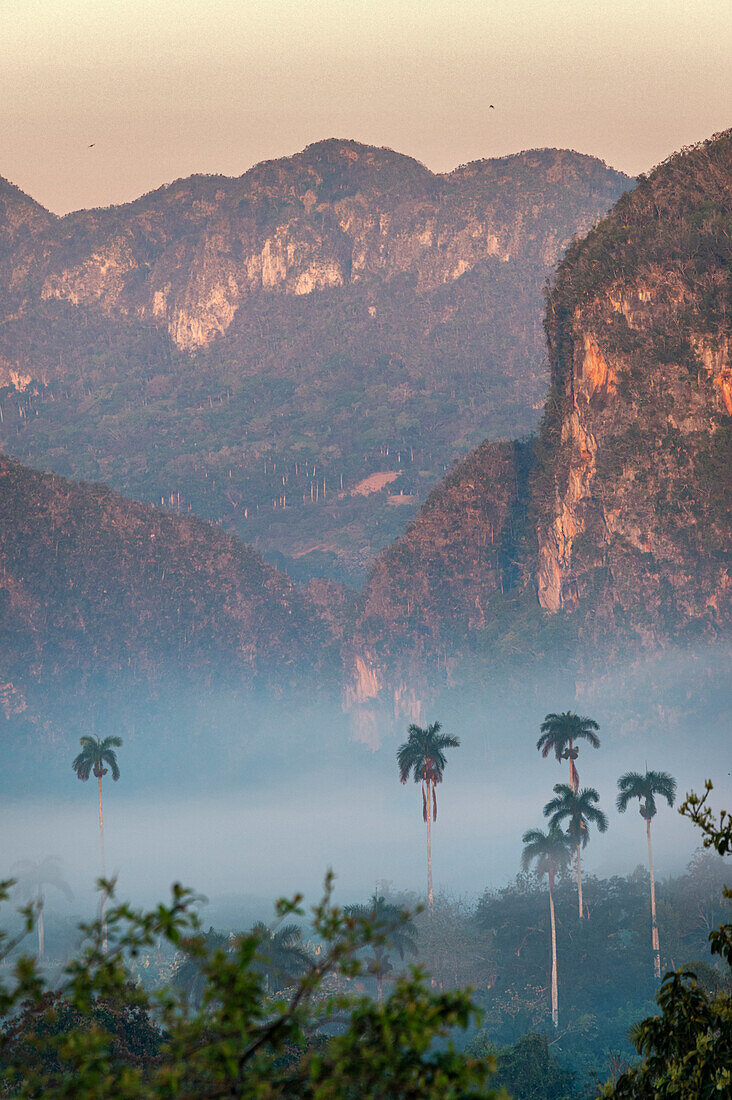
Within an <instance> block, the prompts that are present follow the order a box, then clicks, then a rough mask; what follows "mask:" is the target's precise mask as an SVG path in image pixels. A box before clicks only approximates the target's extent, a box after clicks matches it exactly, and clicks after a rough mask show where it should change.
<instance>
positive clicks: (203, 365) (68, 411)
mask: <svg viewBox="0 0 732 1100" xmlns="http://www.w3.org/2000/svg"><path fill="white" fill-rule="evenodd" d="M629 184H630V181H629V180H628V178H627V177H626V176H624V175H623V174H622V173H618V172H614V171H613V170H611V169H609V168H607V167H606V166H605V165H603V164H602V162H600V161H598V160H596V159H595V158H592V157H586V156H583V155H580V154H577V153H573V152H570V151H567V150H534V151H530V152H525V153H520V154H517V155H515V156H513V157H504V158H499V159H496V160H485V161H478V162H475V163H473V164H469V165H464V166H461V167H460V168H458V169H456V170H455V171H454V172H451V173H448V174H445V175H435V174H433V173H431V172H430V171H428V169H426V168H425V167H424V166H423V165H421V164H419V163H418V162H417V161H415V160H413V159H411V158H409V157H405V156H403V155H401V154H398V153H395V152H392V151H391V150H387V149H375V148H373V147H369V146H364V145H360V144H358V143H357V142H353V141H339V140H330V141H325V142H319V143H316V144H315V145H312V146H309V147H308V148H307V149H305V150H304V151H303V152H302V153H299V154H297V155H296V156H294V157H290V158H283V159H281V160H277V161H271V162H267V163H264V164H261V165H257V166H256V167H255V168H253V169H251V170H250V171H249V172H247V173H245V174H244V175H243V176H242V177H240V178H238V179H229V178H225V177H217V176H211V177H203V176H194V177H191V178H190V179H187V180H179V181H176V182H175V183H173V184H170V185H169V186H167V187H163V188H160V189H158V190H157V191H154V192H151V193H150V194H148V195H145V196H143V197H141V198H140V199H138V200H136V201H135V202H133V203H129V204H127V205H125V206H121V207H112V208H109V209H103V210H91V211H79V212H76V213H73V214H69V215H67V216H66V217H64V218H55V217H53V216H52V215H50V214H48V212H46V211H43V210H42V208H40V207H37V205H36V204H34V203H33V202H32V200H30V199H29V198H28V197H27V196H23V195H22V193H21V192H18V191H17V189H13V188H12V187H10V185H6V186H5V187H4V189H3V191H2V195H4V196H5V200H4V201H5V205H4V208H3V209H4V220H3V224H4V225H5V230H4V231H3V230H0V232H4V233H5V238H3V239H7V242H8V244H7V247H4V248H2V249H0V292H1V294H2V301H3V309H2V316H0V321H2V324H0V410H2V421H1V422H0V447H2V448H3V449H4V450H6V451H7V452H9V453H12V454H14V455H15V456H16V457H18V458H19V459H21V460H23V461H26V462H30V463H32V464H34V465H38V466H43V467H45V468H50V469H52V470H54V471H56V472H58V473H62V474H64V475H67V476H72V477H76V478H84V479H86V480H95V481H96V480H102V481H105V482H106V483H109V484H111V485H112V486H113V487H115V488H117V489H120V490H122V491H124V492H126V493H128V494H130V495H132V496H134V497H135V498H137V499H141V500H147V501H149V502H151V503H158V504H159V503H161V502H163V503H167V504H168V505H169V504H170V500H171V497H172V498H173V499H174V500H175V501H176V507H177V506H178V502H179V501H182V506H183V507H184V508H185V509H186V510H187V509H190V510H191V511H192V512H193V513H194V514H197V515H200V516H201V517H203V518H207V519H213V520H216V521H221V522H223V523H224V524H225V525H226V526H228V527H229V528H230V529H231V530H234V531H236V532H237V533H238V534H239V535H240V536H241V537H243V538H244V539H245V540H246V541H248V542H252V543H253V544H254V545H256V546H257V547H258V549H260V550H262V551H265V552H271V553H274V552H279V553H284V559H283V561H282V564H284V565H285V566H286V567H287V568H288V569H290V571H291V573H292V574H293V576H297V577H303V578H307V576H308V575H312V574H313V572H317V571H318V569H319V568H321V569H324V570H325V572H326V574H327V573H328V572H330V573H331V575H339V576H340V575H344V576H349V577H350V579H351V580H352V581H355V580H357V579H358V576H359V574H360V573H361V572H362V571H363V569H364V568H365V566H366V563H367V562H368V561H369V560H370V558H371V557H372V556H373V553H374V552H375V551H376V550H378V549H380V548H382V547H383V546H384V545H388V543H389V542H390V541H392V539H393V537H394V536H395V535H396V533H398V532H399V531H400V530H402V529H403V527H404V522H405V519H406V518H408V517H409V516H410V515H411V514H413V512H414V510H415V508H416V506H417V504H418V503H419V502H420V501H421V500H422V499H423V498H424V497H425V496H426V493H427V492H428V490H429V489H430V488H432V487H433V486H434V485H435V484H436V483H437V482H438V481H439V479H440V477H441V476H442V474H443V473H444V471H445V469H446V468H448V467H449V465H450V464H451V463H452V461H453V460H454V459H455V458H456V457H460V456H463V455H464V454H466V453H467V452H468V451H469V449H470V448H471V446H474V445H476V444H477V443H478V442H479V441H480V440H481V439H482V438H485V437H486V436H487V435H492V436H494V437H495V436H496V435H501V434H503V435H506V434H513V433H516V432H521V431H525V430H530V429H531V428H533V427H534V426H535V423H536V419H537V416H538V411H539V409H540V407H541V404H542V401H543V393H544V389H545V383H546V356H545V350H544V346H543V338H542V334H541V325H540V317H541V295H542V288H543V282H544V279H545V277H546V275H547V274H548V273H549V272H550V270H551V269H552V268H553V266H554V265H555V263H556V261H557V260H558V258H559V256H560V255H561V253H562V252H563V250H564V249H565V248H566V246H567V245H568V243H569V242H570V241H571V240H572V238H573V237H574V236H575V235H576V234H577V233H584V232H586V230H587V229H588V228H589V227H590V226H591V225H592V224H594V223H595V221H596V220H597V219H598V217H600V216H601V215H602V214H603V213H604V212H605V211H606V210H607V209H608V208H609V207H610V205H611V204H612V202H613V201H614V200H615V199H616V198H617V197H618V195H619V194H620V193H621V192H622V191H623V190H624V189H625V188H627V187H628V186H629ZM3 209H0V216H2V214H3ZM19 395H20V396H19ZM191 425H194V427H193V429H192V427H191ZM377 472H383V473H389V474H393V476H394V479H396V478H399V479H400V480H399V485H398V487H397V492H396V493H395V492H394V491H393V489H392V490H389V489H388V488H386V489H383V490H378V491H375V492H373V493H370V494H361V493H358V492H354V489H355V487H356V486H358V485H360V484H361V482H362V481H363V480H364V478H365V477H368V476H370V475H372V474H374V473H377ZM321 475H322V476H321ZM283 479H284V480H283ZM323 479H324V480H323ZM335 490H337V491H335ZM278 560H279V559H278ZM329 563H330V565H329Z"/></svg>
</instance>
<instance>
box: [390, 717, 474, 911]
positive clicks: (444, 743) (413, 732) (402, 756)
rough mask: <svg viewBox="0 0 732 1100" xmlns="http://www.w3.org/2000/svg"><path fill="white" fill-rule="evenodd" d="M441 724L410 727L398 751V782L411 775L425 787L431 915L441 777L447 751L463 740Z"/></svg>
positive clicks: (424, 804) (428, 896)
mask: <svg viewBox="0 0 732 1100" xmlns="http://www.w3.org/2000/svg"><path fill="white" fill-rule="evenodd" d="M440 729H441V726H440V723H439V722H433V723H432V725H431V726H428V727H427V729H422V728H421V727H420V726H414V725H411V726H410V727H409V729H408V731H407V732H408V734H409V739H408V740H407V741H405V742H404V744H403V745H400V746H399V749H398V750H397V763H398V765H399V779H400V781H401V782H402V783H406V782H407V780H408V779H409V775H410V773H412V774H413V775H414V782H415V783H421V784H422V817H423V818H424V820H425V822H426V823H427V906H428V908H429V912H430V913H432V911H433V909H434V895H433V891H432V830H431V823H432V821H433V820H434V821H437V790H436V788H437V784H438V783H441V782H442V774H443V772H444V770H445V766H446V765H447V759H446V758H445V751H444V750H445V749H456V748H457V747H458V746H459V744H460V741H459V740H458V738H457V737H450V736H449V735H448V734H445V733H440Z"/></svg>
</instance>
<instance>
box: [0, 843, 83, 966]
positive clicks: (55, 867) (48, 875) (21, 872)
mask: <svg viewBox="0 0 732 1100" xmlns="http://www.w3.org/2000/svg"><path fill="white" fill-rule="evenodd" d="M11 873H12V875H13V877H14V878H16V879H17V882H18V889H19V891H20V892H21V893H22V894H24V895H25V897H26V900H28V901H30V902H32V903H33V907H34V910H35V912H36V914H37V916H36V930H37V933H38V958H39V959H42V958H43V951H44V945H45V933H44V927H43V902H44V887H46V886H54V887H55V888H56V889H57V890H59V891H60V892H61V893H62V894H64V895H65V897H67V898H72V897H73V896H74V895H73V893H72V891H71V887H70V886H69V884H68V882H66V880H65V879H64V877H63V875H62V874H61V860H60V858H59V857H58V856H46V858H45V859H43V860H41V861H40V862H39V863H36V862H34V861H33V860H32V859H21V860H19V861H18V862H17V863H16V864H15V865H14V866H13V868H12V871H11Z"/></svg>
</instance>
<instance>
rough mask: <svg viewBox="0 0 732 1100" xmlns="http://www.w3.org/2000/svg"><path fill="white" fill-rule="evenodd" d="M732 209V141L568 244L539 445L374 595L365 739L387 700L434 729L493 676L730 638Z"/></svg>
mask: <svg viewBox="0 0 732 1100" xmlns="http://www.w3.org/2000/svg"><path fill="white" fill-rule="evenodd" d="M730 196H732V131H727V132H725V133H723V134H720V135H717V136H716V137H715V138H713V139H710V140H709V141H707V142H704V143H702V144H701V145H698V146H696V147H694V148H691V149H687V150H684V151H682V152H681V153H680V154H678V155H676V156H674V157H672V158H670V159H669V160H668V161H667V162H665V163H664V164H662V165H661V166H660V167H658V168H657V169H655V170H654V171H653V172H652V173H650V175H649V176H647V177H642V178H641V179H640V181H639V183H638V186H637V187H636V188H635V189H634V190H633V191H632V192H629V193H627V194H625V195H623V196H622V197H621V198H620V199H619V201H618V202H617V204H616V205H615V207H614V208H613V210H612V211H611V213H610V214H609V215H608V217H607V218H605V219H604V220H603V221H601V222H600V223H599V225H598V226H597V227H596V228H595V229H594V230H592V231H591V232H590V233H589V234H588V235H587V236H586V237H585V239H584V240H582V241H578V242H575V243H573V244H572V245H571V246H570V247H569V249H568V250H567V254H566V256H565V258H564V260H563V261H562V263H561V264H560V266H559V269H558V272H557V274H556V276H555V278H554V280H553V283H552V286H551V289H550V292H549V295H548V298H547V311H546V330H547V337H548V344H549V357H550V365H551V386H550V391H549V397H548V400H547V403H546V406H545V411H544V416H543V419H542V422H541V425H540V429H539V433H538V436H537V438H536V439H535V440H534V441H533V442H532V443H524V444H517V443H495V442H487V443H484V444H483V445H482V446H481V447H479V448H478V449H477V450H476V451H475V452H474V453H473V454H471V455H470V456H469V457H468V458H467V459H466V460H465V461H463V462H462V463H460V464H458V465H457V467H456V468H455V469H454V470H453V471H452V472H451V474H450V476H449V477H448V478H447V479H446V480H445V481H444V482H443V484H442V485H441V486H440V487H439V488H438V489H437V490H436V491H435V492H434V493H433V494H432V495H431V496H430V497H429V499H428V500H427V502H426V503H425V505H424V506H423V507H422V509H421V511H420V513H419V515H418V517H417V519H416V520H415V522H414V523H413V524H412V525H411V527H410V528H409V529H408V531H407V533H406V534H405V535H404V536H403V537H402V538H400V539H399V540H397V542H396V543H395V544H394V545H393V546H391V547H390V548H389V549H388V550H386V551H385V552H384V553H383V554H382V555H381V556H380V557H379V559H378V560H377V562H376V564H375V566H374V568H373V570H372V572H371V575H370V577H369V579H368V581H367V584H366V586H365V588H364V590H363V592H362V594H361V597H360V600H359V610H358V614H357V620H356V623H355V626H354V628H353V633H352V635H351V637H350V639H349V643H348V647H347V649H346V663H347V669H348V677H349V688H348V693H349V698H350V700H351V702H352V703H353V704H355V705H357V706H360V707H361V709H362V711H363V712H364V713H365V715H366V717H365V719H364V722H365V733H364V736H366V737H367V738H368V737H370V736H371V732H370V728H371V726H373V721H374V720H373V717H372V716H371V717H370V716H369V714H370V712H369V708H373V707H374V706H376V705H378V704H381V703H382V702H383V699H384V697H386V698H387V699H389V698H391V700H392V704H393V706H394V707H395V708H396V710H397V712H398V713H406V714H409V715H411V716H416V717H419V715H420V713H421V709H420V708H421V704H422V703H423V702H424V701H425V700H429V699H430V698H434V696H435V693H436V692H437V691H439V690H440V689H441V688H443V689H444V688H446V687H449V686H450V685H451V684H452V685H454V684H456V683H460V682H463V683H465V682H467V680H469V679H470V678H471V677H473V678H475V677H476V676H480V675H486V674H487V670H491V669H492V670H494V671H495V670H496V669H497V668H499V667H502V668H503V669H504V670H505V669H506V668H510V669H511V670H512V675H513V676H514V677H518V680H519V681H520V679H521V677H522V676H523V675H524V672H525V668H526V666H527V664H531V663H533V664H534V665H536V664H537V662H538V663H539V664H540V663H541V662H542V661H543V662H544V665H545V666H546V667H552V666H557V665H564V666H566V667H572V668H574V670H575V674H576V676H577V677H578V678H580V679H582V678H586V677H587V676H590V677H592V676H597V675H602V672H603V670H605V669H606V668H607V667H608V662H610V664H612V662H613V661H617V660H619V659H621V658H623V659H625V658H627V657H628V656H630V658H631V659H633V658H637V657H639V656H643V657H650V656H652V655H653V654H658V653H659V652H663V651H664V650H666V651H667V650H670V649H671V648H672V647H685V646H698V645H704V644H707V643H714V642H715V641H718V640H719V639H721V638H723V637H728V631H729V623H730V581H729V575H728V563H727V556H726V552H727V547H728V543H729V530H730V511H729V506H730V499H729V469H730V442H731V440H732V431H731V430H730V416H731V415H732V368H731V366H730V342H729V319H730V308H731V307H730V282H729V272H730V258H731V257H730V251H731V242H732V200H731V198H730ZM392 704H390V705H392Z"/></svg>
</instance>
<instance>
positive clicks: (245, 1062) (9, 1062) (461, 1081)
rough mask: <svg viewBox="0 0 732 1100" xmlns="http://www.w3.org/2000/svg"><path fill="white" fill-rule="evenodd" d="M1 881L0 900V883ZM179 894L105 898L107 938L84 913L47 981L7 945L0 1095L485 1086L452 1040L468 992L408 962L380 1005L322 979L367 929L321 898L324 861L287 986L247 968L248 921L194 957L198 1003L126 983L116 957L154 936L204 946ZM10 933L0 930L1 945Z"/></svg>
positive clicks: (475, 1061)
mask: <svg viewBox="0 0 732 1100" xmlns="http://www.w3.org/2000/svg"><path fill="white" fill-rule="evenodd" d="M3 886H5V887H7V884H0V900H3V899H4V898H5V897H6V896H7V889H3ZM299 900H300V899H298V898H295V899H293V900H291V901H281V902H279V903H278V906H277V913H278V917H279V918H280V919H283V918H286V917H287V916H293V915H296V916H298V917H302V916H303V910H302V909H301V907H300V905H299ZM192 902H193V897H192V895H191V894H190V892H189V891H187V890H184V889H183V888H181V887H180V886H174V887H173V897H172V901H171V903H170V904H168V905H159V906H158V907H156V908H155V909H154V910H152V911H150V912H138V911H136V910H134V909H132V908H131V907H130V906H129V905H116V904H114V903H113V901H111V902H110V908H109V911H108V918H107V923H108V932H109V949H108V950H107V951H105V950H104V949H103V946H102V940H103V936H104V931H103V927H102V923H101V921H99V920H97V921H96V922H94V924H93V925H90V926H89V927H84V928H83V931H85V932H86V933H87V935H88V939H87V941H86V943H85V945H84V946H83V947H82V949H81V950H80V953H79V955H78V956H77V957H76V958H75V959H73V960H72V961H71V962H70V963H69V964H68V966H67V967H66V969H65V972H64V975H63V978H62V980H61V982H60V984H59V985H58V987H57V988H56V989H54V991H53V993H52V994H51V996H50V997H49V996H47V995H46V994H47V993H48V991H47V990H46V988H45V983H44V981H43V977H42V975H41V974H40V973H39V971H38V968H37V964H36V963H35V961H34V960H33V959H25V958H24V959H21V960H19V962H18V964H17V965H16V967H15V970H14V972H13V974H12V976H11V975H10V974H7V975H4V974H3V973H2V972H4V970H5V967H3V968H0V1012H1V1013H2V1014H3V1016H4V1018H5V1020H6V1022H5V1025H4V1026H3V1027H2V1028H1V1029H0V1093H2V1095H10V1096H17V1097H28V1098H30V1097H40V1096H42V1097H54V1096H58V1097H60V1096H67V1097H68V1096H73V1097H74V1098H75V1100H163V1098H171V1097H178V1098H179V1100H186V1098H187V1100H193V1098H194V1097H195V1100H222V1098H224V1097H232V1098H233V1097H238V1098H240V1100H255V1098H258V1097H259V1098H261V1097H265V1096H266V1097H268V1098H269V1100H295V1098H297V1100H334V1098H336V1097H337V1098H338V1100H361V1098H365V1097H372V1098H375V1097H385V1096H390V1097H399V1098H401V1100H417V1098H419V1100H470V1098H474V1100H498V1096H497V1094H496V1093H495V1092H494V1091H493V1090H491V1089H490V1088H489V1087H488V1077H489V1074H490V1073H491V1071H492V1069H493V1068H494V1065H495V1063H494V1060H493V1059H490V1058H473V1057H470V1056H469V1055H465V1054H464V1053H463V1052H462V1051H457V1050H455V1048H454V1047H453V1045H452V1042H451V1034H453V1033H454V1031H455V1029H457V1028H460V1029H467V1028H469V1027H470V1026H471V1025H472V1024H473V1023H474V1022H476V1021H477V1020H478V1018H479V1013H478V1011H477V1009H476V1007H475V1005H474V1003H473V1001H472V999H471V997H470V995H469V993H467V992H465V991H463V990H457V991H450V992H439V993H438V992H436V991H433V990H432V989H431V988H430V986H429V984H428V982H427V981H426V980H425V978H424V976H423V975H422V974H421V973H420V972H419V971H418V970H414V971H413V972H412V973H411V975H409V976H408V977H403V978H399V979H398V980H397V981H396V982H395V985H394V990H393V991H392V992H391V993H390V995H389V996H388V997H387V998H385V1000H384V1004H383V1005H377V1004H376V1003H375V1002H374V1001H373V1000H372V999H370V998H367V997H353V996H348V995H347V994H345V993H336V994H335V995H334V996H333V995H331V996H329V995H328V992H327V986H328V984H330V985H331V987H332V986H333V985H335V986H337V985H339V984H340V976H341V975H343V976H349V977H355V976H357V975H358V974H361V973H363V972H364V963H363V960H362V958H361V954H362V951H363V948H364V946H365V945H366V944H367V943H368V942H370V937H372V936H373V934H374V931H375V930H374V928H373V926H371V925H370V924H369V923H368V922H366V923H364V922H362V921H361V920H358V919H354V918H350V917H347V916H346V914H345V913H344V912H343V910H342V909H340V908H338V907H337V906H335V905H334V904H333V901H332V876H329V877H328V879H327V882H326V892H325V895H324V897H323V899H322V901H321V902H320V904H319V905H317V906H316V907H315V908H314V910H313V928H314V932H315V934H316V935H317V936H318V938H319V939H320V941H321V943H322V948H321V952H320V954H319V955H318V957H317V959H314V960H313V961H312V962H311V963H310V964H309V966H308V969H307V971H306V973H305V974H303V975H302V977H300V978H299V979H298V980H297V982H296V984H295V986H294V988H293V989H292V991H291V993H290V994H289V996H288V998H287V1000H286V1001H285V1000H282V1001H279V1002H277V1003H273V1002H272V1001H271V999H270V998H269V997H268V995H267V993H266V990H265V984H264V978H263V976H262V974H261V973H260V972H259V971H258V970H256V969H255V968H254V965H253V964H254V963H255V960H256V955H257V951H258V948H259V942H260V940H259V936H258V935H257V934H255V933H253V932H248V933H244V934H243V935H241V936H239V937H237V939H236V943H235V946H234V948H233V950H231V951H227V952H215V953H214V954H213V955H209V956H208V957H206V958H205V959H204V963H203V971H204V975H205V986H204V991H203V996H202V1005H203V1007H202V1009H201V1010H200V1011H192V1010H191V1009H190V1008H186V1007H184V1006H183V1007H182V1006H181V1004H180V1000H179V998H177V997H173V996H171V995H170V994H169V993H168V992H166V991H165V990H161V991H159V992H158V993H157V994H151V993H149V992H148V991H147V990H146V989H145V988H144V986H139V985H135V984H134V982H132V981H131V980H130V979H131V974H130V970H129V966H128V963H129V960H130V957H134V955H135V954H139V953H142V952H145V951H146V950H147V949H148V948H149V947H150V946H151V945H152V944H154V943H156V942H157V941H158V939H159V937H163V938H164V939H165V941H166V942H167V943H168V944H169V945H170V946H171V947H174V948H176V949H180V948H181V947H182V946H183V945H184V944H187V946H188V948H189V949H190V951H191V952H192V953H197V952H198V951H199V950H200V951H201V952H203V953H205V948H204V943H203V941H204V940H205V937H203V936H196V934H195V933H196V929H197V923H198V922H197V920H196V918H195V913H194V912H193V911H192V909H191V905H192ZM13 946H15V944H14V943H10V942H8V939H7V936H6V935H5V934H4V933H2V932H0V958H4V957H5V956H6V955H7V952H8V950H9V949H11V948H12V947H13ZM108 1009H113V1016H112V1012H111V1011H108ZM107 1017H108V1018H107ZM336 1019H337V1021H338V1024H339V1031H338V1034H335V1035H333V1034H327V1033H326V1032H325V1031H324V1024H327V1023H328V1021H333V1020H336ZM153 1021H154V1024H153ZM146 1024H149V1025H151V1026H150V1027H147V1026H146ZM133 1045H134V1047H136V1048H137V1049H132V1048H133Z"/></svg>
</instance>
